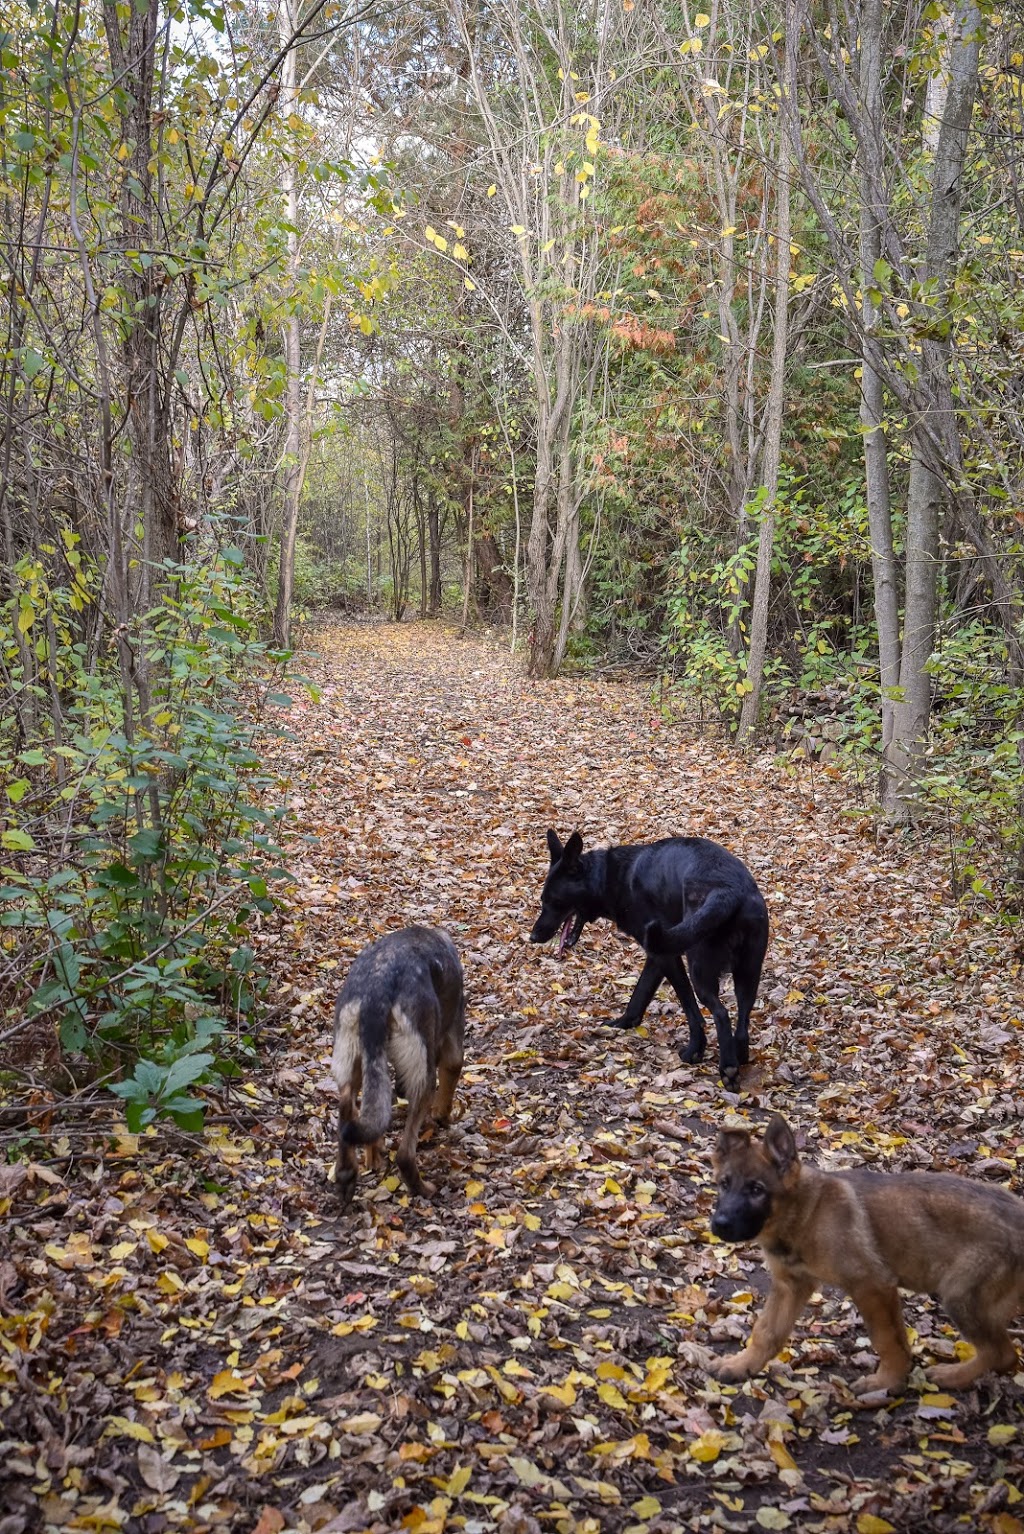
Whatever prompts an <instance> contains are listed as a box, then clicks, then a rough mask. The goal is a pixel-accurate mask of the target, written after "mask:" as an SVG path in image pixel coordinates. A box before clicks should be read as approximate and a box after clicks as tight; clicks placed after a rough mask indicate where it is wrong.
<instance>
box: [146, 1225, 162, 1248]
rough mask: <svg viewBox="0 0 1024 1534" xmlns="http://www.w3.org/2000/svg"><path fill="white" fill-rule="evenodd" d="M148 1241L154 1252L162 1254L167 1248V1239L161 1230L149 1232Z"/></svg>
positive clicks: (147, 1234)
mask: <svg viewBox="0 0 1024 1534" xmlns="http://www.w3.org/2000/svg"><path fill="white" fill-rule="evenodd" d="M146 1240H147V1241H148V1242H149V1244H150V1247H151V1248H152V1250H153V1251H154V1252H162V1251H163V1250H164V1248H165V1247H166V1246H167V1237H166V1236H165V1235H164V1234H163V1232H162V1231H159V1230H147V1232H146Z"/></svg>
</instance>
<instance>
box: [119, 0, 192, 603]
mask: <svg viewBox="0 0 1024 1534" xmlns="http://www.w3.org/2000/svg"><path fill="white" fill-rule="evenodd" d="M103 26H104V31H105V34H106V39H107V48H108V51H109V53H110V62H111V67H112V69H113V72H114V77H115V79H116V80H117V83H118V91H117V92H116V96H115V99H116V100H118V101H120V102H122V103H123V105H122V107H121V137H122V140H123V142H124V143H125V144H126V145H127V146H128V147H129V157H128V159H127V161H126V162H125V170H126V172H127V174H126V175H125V177H124V181H123V183H122V192H121V211H122V215H123V219H124V228H125V239H126V241H128V242H130V244H131V245H132V247H133V248H134V249H135V250H143V251H151V250H155V249H158V248H159V247H160V245H161V235H160V233H159V232H158V229H157V219H156V207H155V204H154V197H153V164H154V161H153V148H152V138H153V133H154V124H155V117H154V112H155V107H156V105H157V103H156V99H155V94H156V82H157V67H156V63H157V60H156V53H157V44H158V40H159V36H160V32H161V17H160V0H139V3H136V4H134V5H131V6H128V7H121V6H118V5H117V4H116V0H103ZM157 271H158V268H157V267H156V266H155V265H153V264H150V265H149V266H146V267H142V268H141V269H140V268H138V263H137V262H136V261H134V260H129V259H127V258H126V259H125V261H124V272H123V278H122V280H123V282H124V285H125V300H126V301H125V313H126V314H127V315H129V316H131V318H130V320H129V321H128V324H127V326H126V328H125V332H124V339H123V342H122V345H121V355H122V359H123V362H124V367H125V373H126V375H127V376H126V382H127V390H128V427H129V432H130V434H131V443H132V456H133V461H134V467H135V471H136V473H137V474H138V478H139V485H138V491H139V501H140V506H139V511H140V521H141V523H142V550H141V552H142V559H141V562H140V563H139V564H138V565H137V567H136V568H137V590H135V592H134V593H133V596H134V603H133V605H136V606H137V607H138V608H139V609H140V610H145V609H146V608H148V607H149V606H151V605H152V601H153V595H154V590H155V588H156V587H157V586H158V585H159V584H160V581H159V577H157V576H156V575H155V569H156V567H159V566H160V565H161V564H162V563H163V561H164V560H167V559H172V558H174V556H175V554H176V552H177V542H178V503H177V495H176V487H175V482H174V476H173V473H172V465H171V441H170V398H169V391H168V382H167V379H166V378H165V377H164V371H163V362H162V357H161V344H160V329H161V307H162V302H163V291H162V288H161V286H160V283H159V282H158V281H157V280H156V274H157Z"/></svg>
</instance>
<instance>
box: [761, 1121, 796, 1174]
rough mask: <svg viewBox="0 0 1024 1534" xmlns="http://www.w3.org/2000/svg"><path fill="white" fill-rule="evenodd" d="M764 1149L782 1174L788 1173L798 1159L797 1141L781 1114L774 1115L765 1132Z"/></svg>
mask: <svg viewBox="0 0 1024 1534" xmlns="http://www.w3.org/2000/svg"><path fill="white" fill-rule="evenodd" d="M764 1148H765V1150H766V1151H767V1152H768V1154H769V1156H770V1157H771V1158H772V1160H773V1161H774V1163H775V1165H776V1166H777V1167H778V1169H779V1171H780V1172H783V1173H785V1172H788V1171H789V1169H790V1167H791V1166H792V1165H793V1163H794V1162H795V1161H796V1159H797V1155H796V1140H795V1139H794V1138H793V1131H792V1130H791V1129H790V1127H789V1125H788V1124H787V1123H786V1120H785V1119H784V1118H783V1117H782V1114H781V1113H776V1114H773V1115H772V1117H771V1119H770V1120H769V1123H768V1128H767V1129H766V1130H765V1132H764Z"/></svg>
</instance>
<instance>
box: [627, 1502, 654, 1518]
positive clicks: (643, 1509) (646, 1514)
mask: <svg viewBox="0 0 1024 1534" xmlns="http://www.w3.org/2000/svg"><path fill="white" fill-rule="evenodd" d="M630 1510H631V1511H632V1512H634V1513H635V1514H636V1516H637V1517H638V1518H656V1517H657V1516H658V1514H659V1513H660V1512H661V1503H660V1502H659V1501H658V1499H657V1497H641V1498H640V1500H639V1502H634V1503H632V1504H631V1509H630Z"/></svg>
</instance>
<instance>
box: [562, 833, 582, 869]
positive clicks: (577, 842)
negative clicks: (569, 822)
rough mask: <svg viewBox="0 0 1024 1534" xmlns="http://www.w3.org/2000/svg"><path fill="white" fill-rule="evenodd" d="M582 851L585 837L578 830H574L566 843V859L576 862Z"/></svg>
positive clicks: (568, 861) (569, 861)
mask: <svg viewBox="0 0 1024 1534" xmlns="http://www.w3.org/2000/svg"><path fill="white" fill-rule="evenodd" d="M582 851H583V838H582V836H581V835H580V833H579V832H578V831H574V832H573V833H572V835H571V836H570V838H569V840H568V841H567V842H566V844H565V854H564V856H565V861H566V862H567V863H575V861H576V859H577V858H578V857H579V855H580V853H581V852H582Z"/></svg>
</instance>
